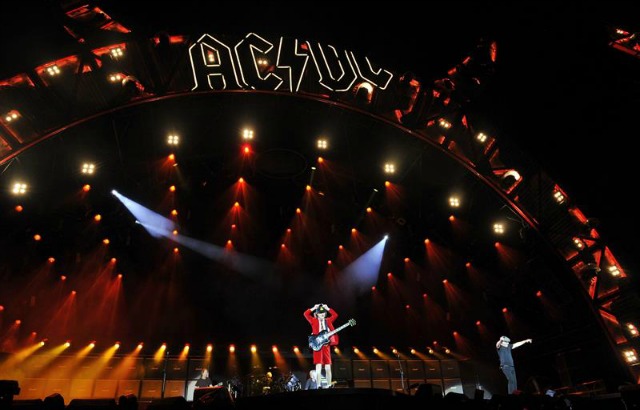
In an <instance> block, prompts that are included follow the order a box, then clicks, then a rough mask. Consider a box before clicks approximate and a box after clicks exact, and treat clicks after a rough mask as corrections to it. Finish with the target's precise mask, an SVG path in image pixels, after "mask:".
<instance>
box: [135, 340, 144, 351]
mask: <svg viewBox="0 0 640 410" xmlns="http://www.w3.org/2000/svg"><path fill="white" fill-rule="evenodd" d="M143 347H144V343H142V342H140V343H138V346H136V349H138V350H142V348H143Z"/></svg>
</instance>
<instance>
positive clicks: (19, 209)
mask: <svg viewBox="0 0 640 410" xmlns="http://www.w3.org/2000/svg"><path fill="white" fill-rule="evenodd" d="M15 209H16V212H22V211H23V210H24V208H23V207H22V205H16V208H15Z"/></svg>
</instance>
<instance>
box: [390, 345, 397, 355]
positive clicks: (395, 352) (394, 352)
mask: <svg viewBox="0 0 640 410" xmlns="http://www.w3.org/2000/svg"><path fill="white" fill-rule="evenodd" d="M391 353H393V354H395V355H397V354H398V349H396V348H395V347H394V348H393V349H392V350H391Z"/></svg>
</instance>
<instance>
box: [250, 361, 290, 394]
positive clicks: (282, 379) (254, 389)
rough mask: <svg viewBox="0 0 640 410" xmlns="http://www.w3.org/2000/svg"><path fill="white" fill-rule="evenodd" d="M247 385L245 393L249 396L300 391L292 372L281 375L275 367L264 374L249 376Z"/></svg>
mask: <svg viewBox="0 0 640 410" xmlns="http://www.w3.org/2000/svg"><path fill="white" fill-rule="evenodd" d="M274 373H275V375H274ZM247 384H248V392H247V393H248V395H250V396H260V395H266V394H275V393H284V392H292V391H298V390H302V384H301V383H300V379H298V377H297V376H296V375H295V374H293V373H292V372H285V373H281V372H279V371H278V369H277V368H275V367H273V368H269V371H267V372H266V373H264V374H260V373H259V374H250V375H249V376H248V383H247Z"/></svg>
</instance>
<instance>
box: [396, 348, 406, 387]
mask: <svg viewBox="0 0 640 410" xmlns="http://www.w3.org/2000/svg"><path fill="white" fill-rule="evenodd" d="M396 356H397V357H398V365H399V366H400V384H401V385H402V392H403V393H406V392H407V389H405V388H404V370H402V361H400V353H396Z"/></svg>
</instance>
